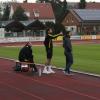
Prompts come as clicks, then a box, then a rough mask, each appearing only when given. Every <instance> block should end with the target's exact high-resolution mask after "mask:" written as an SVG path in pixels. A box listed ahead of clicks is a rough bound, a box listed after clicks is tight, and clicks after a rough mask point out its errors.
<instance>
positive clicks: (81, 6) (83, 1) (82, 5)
mask: <svg viewBox="0 0 100 100" xmlns="http://www.w3.org/2000/svg"><path fill="white" fill-rule="evenodd" d="M85 6H86V1H85V0H80V3H79V8H80V9H84V8H85Z"/></svg>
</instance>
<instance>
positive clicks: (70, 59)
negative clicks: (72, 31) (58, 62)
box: [65, 52, 73, 74]
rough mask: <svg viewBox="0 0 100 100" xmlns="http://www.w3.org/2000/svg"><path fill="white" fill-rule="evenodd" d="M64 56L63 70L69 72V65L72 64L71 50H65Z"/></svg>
mask: <svg viewBox="0 0 100 100" xmlns="http://www.w3.org/2000/svg"><path fill="white" fill-rule="evenodd" d="M65 57H66V68H65V71H66V72H67V73H69V74H70V68H71V65H72V64H73V55H72V53H71V52H67V53H66V55H65Z"/></svg>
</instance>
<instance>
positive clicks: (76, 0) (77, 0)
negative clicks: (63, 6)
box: [0, 0, 100, 2]
mask: <svg viewBox="0 0 100 100" xmlns="http://www.w3.org/2000/svg"><path fill="white" fill-rule="evenodd" d="M1 1H2V2H5V1H18V2H23V1H24V0H0V2H1ZM27 1H28V2H35V1H36V0H27ZM62 1H63V0H62ZM67 1H70V2H79V1H80V0H67ZM86 1H87V2H90V1H91V2H93V1H95V2H100V0H86Z"/></svg>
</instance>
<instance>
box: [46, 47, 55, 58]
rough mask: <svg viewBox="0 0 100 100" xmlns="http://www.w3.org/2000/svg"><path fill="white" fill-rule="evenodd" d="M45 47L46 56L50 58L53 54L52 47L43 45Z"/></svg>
mask: <svg viewBox="0 0 100 100" xmlns="http://www.w3.org/2000/svg"><path fill="white" fill-rule="evenodd" d="M45 48H46V54H47V58H48V59H51V58H52V56H53V48H52V47H51V48H49V47H45Z"/></svg>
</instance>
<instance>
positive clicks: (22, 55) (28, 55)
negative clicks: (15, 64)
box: [18, 42, 38, 72]
mask: <svg viewBox="0 0 100 100" xmlns="http://www.w3.org/2000/svg"><path fill="white" fill-rule="evenodd" d="M18 59H19V61H21V62H29V63H33V64H30V67H31V68H34V72H37V71H38V70H37V68H36V65H35V64H34V59H33V54H32V45H31V43H30V42H28V43H27V44H26V45H25V46H24V47H23V48H22V49H21V50H20V52H19V57H18Z"/></svg>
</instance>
